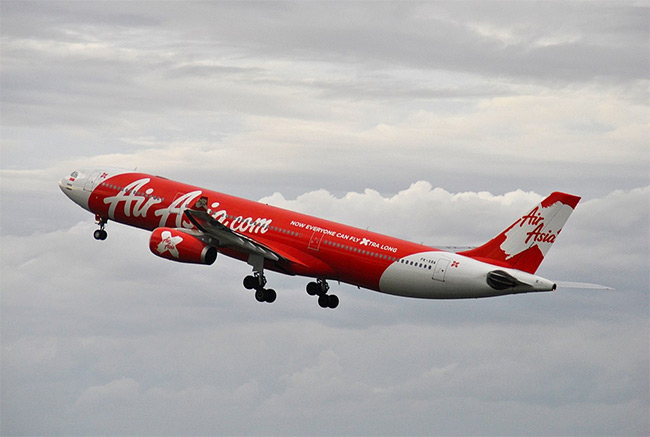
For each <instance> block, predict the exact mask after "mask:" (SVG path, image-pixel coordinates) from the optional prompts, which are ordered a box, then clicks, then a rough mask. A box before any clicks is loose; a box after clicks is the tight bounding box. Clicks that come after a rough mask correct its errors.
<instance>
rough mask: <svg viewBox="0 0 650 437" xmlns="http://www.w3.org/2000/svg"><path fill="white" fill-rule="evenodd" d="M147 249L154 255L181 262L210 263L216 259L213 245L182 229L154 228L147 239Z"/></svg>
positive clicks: (215, 250)
mask: <svg viewBox="0 0 650 437" xmlns="http://www.w3.org/2000/svg"><path fill="white" fill-rule="evenodd" d="M149 249H150V250H151V252H152V253H153V254H154V255H156V256H159V257H161V258H165V259H170V260H172V261H178V262H183V263H190V264H206V265H210V264H212V263H214V261H215V260H216V259H217V249H216V248H215V247H214V246H210V245H209V244H206V243H204V242H203V241H201V240H200V239H198V238H196V237H195V236H194V235H192V234H190V233H189V232H188V231H185V230H182V229H174V228H156V229H154V230H153V232H152V233H151V238H150V239H149Z"/></svg>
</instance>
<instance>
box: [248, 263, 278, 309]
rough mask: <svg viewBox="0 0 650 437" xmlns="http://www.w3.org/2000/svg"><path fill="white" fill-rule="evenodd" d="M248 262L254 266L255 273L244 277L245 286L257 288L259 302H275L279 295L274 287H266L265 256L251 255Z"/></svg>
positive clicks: (256, 295) (249, 288)
mask: <svg viewBox="0 0 650 437" xmlns="http://www.w3.org/2000/svg"><path fill="white" fill-rule="evenodd" d="M248 264H250V265H251V266H253V274H252V275H249V276H246V277H245V278H244V288H246V289H248V290H255V299H257V301H258V302H267V303H273V302H275V299H276V298H277V297H278V295H277V293H276V292H275V290H273V289H270V288H269V289H267V288H264V286H265V285H266V277H265V276H264V258H263V257H261V256H259V255H250V256H249V257H248Z"/></svg>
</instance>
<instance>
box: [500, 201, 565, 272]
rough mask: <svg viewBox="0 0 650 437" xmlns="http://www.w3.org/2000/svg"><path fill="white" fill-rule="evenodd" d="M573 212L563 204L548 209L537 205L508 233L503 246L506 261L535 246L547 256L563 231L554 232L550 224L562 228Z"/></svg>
mask: <svg viewBox="0 0 650 437" xmlns="http://www.w3.org/2000/svg"><path fill="white" fill-rule="evenodd" d="M562 206H564V207H562ZM572 212H573V209H572V208H570V207H568V206H566V205H562V204H561V203H560V204H559V205H558V204H557V203H556V204H554V205H550V206H549V207H547V208H544V207H542V206H540V205H537V206H536V207H535V208H533V210H532V211H530V212H529V213H528V214H526V215H525V216H523V217H521V218H520V219H519V220H518V221H516V222H515V223H514V224H513V226H512V227H511V228H510V229H509V230H508V231H506V234H505V236H506V238H505V240H504V241H503V243H502V244H501V249H502V250H503V252H504V253H505V255H506V260H508V259H510V258H513V257H515V256H516V255H518V254H520V253H521V252H523V251H524V250H527V249H530V248H531V247H533V246H537V247H538V248H539V250H540V251H541V252H542V255H546V252H548V250H549V249H550V247H551V244H553V243H555V239H556V238H557V236H558V234H559V233H560V231H561V229H558V230H557V231H553V230H552V229H551V228H550V224H551V223H553V222H555V224H557V225H559V226H561V224H564V222H566V219H567V218H568V217H569V215H570V214H571V213H572ZM546 219H548V220H546ZM560 223H561V224H560Z"/></svg>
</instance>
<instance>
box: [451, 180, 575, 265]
mask: <svg viewBox="0 0 650 437" xmlns="http://www.w3.org/2000/svg"><path fill="white" fill-rule="evenodd" d="M579 201H580V198H579V197H577V196H573V195H571V194H565V193H559V192H555V193H551V195H550V196H548V197H547V198H546V199H544V200H542V201H541V202H540V203H539V204H538V205H537V206H535V207H534V208H533V209H532V210H531V211H530V212H528V213H527V214H525V215H523V216H522V217H520V218H519V219H518V220H517V221H516V222H514V223H513V224H512V225H510V226H509V227H508V228H507V229H505V230H504V231H503V232H501V233H500V234H499V235H497V236H496V237H494V238H493V239H492V240H490V241H488V242H487V243H485V244H484V245H483V246H480V247H477V248H475V249H471V250H467V251H465V252H460V254H461V255H464V256H468V257H470V258H474V259H477V260H479V261H483V262H487V263H490V264H495V265H498V266H502V267H509V268H513V269H517V270H523V271H524V272H528V273H531V274H532V273H535V271H537V268H538V267H539V265H540V264H541V263H542V260H543V259H544V256H545V255H546V253H547V252H548V250H549V249H550V248H551V245H552V244H553V243H554V242H555V239H556V238H557V236H558V235H559V234H560V231H562V226H564V223H566V221H567V219H568V218H569V216H570V215H571V213H572V212H573V210H574V209H575V207H576V205H577V204H578V202H579Z"/></svg>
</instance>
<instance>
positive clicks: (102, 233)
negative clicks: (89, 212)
mask: <svg viewBox="0 0 650 437" xmlns="http://www.w3.org/2000/svg"><path fill="white" fill-rule="evenodd" d="M107 222H108V219H105V218H104V217H102V216H100V215H99V214H97V215H95V223H97V224H98V225H99V229H97V230H96V231H95V232H93V237H95V240H105V239H106V238H107V237H108V232H106V230H105V229H104V227H105V226H106V223H107Z"/></svg>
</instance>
